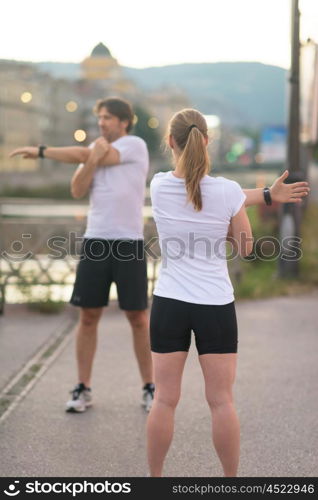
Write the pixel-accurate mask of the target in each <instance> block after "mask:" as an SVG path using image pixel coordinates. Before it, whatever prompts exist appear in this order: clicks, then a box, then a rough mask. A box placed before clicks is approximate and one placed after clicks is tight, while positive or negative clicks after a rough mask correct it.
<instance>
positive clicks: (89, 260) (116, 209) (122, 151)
mask: <svg viewBox="0 0 318 500" xmlns="http://www.w3.org/2000/svg"><path fill="white" fill-rule="evenodd" d="M96 111H97V115H98V124H99V128H100V132H101V137H99V138H98V139H97V140H96V141H95V142H94V143H93V144H92V145H91V146H90V147H89V148H87V147H80V146H74V147H62V148H55V147H53V148H51V147H46V146H40V147H24V148H19V149H16V150H14V151H13V152H12V153H11V155H10V156H15V155H22V156H23V157H24V158H38V157H39V156H40V157H45V158H51V159H54V160H57V161H61V162H64V163H78V162H81V164H80V165H79V167H78V169H77V170H76V172H75V174H74V176H73V178H72V181H71V192H72V195H73V197H74V198H81V197H83V196H85V195H86V194H87V193H88V192H89V193H90V209H89V213H88V220H87V228H86V232H85V234H84V242H83V247H82V256H81V259H80V262H79V265H78V268H77V274H76V280H75V285H74V290H73V294H72V298H71V303H72V304H74V305H76V306H79V307H80V320H79V324H78V327H77V334H76V357H77V366H78V384H77V385H76V386H75V388H74V389H73V391H72V394H73V396H72V399H71V400H70V401H68V402H67V405H66V410H67V411H72V412H83V411H85V410H86V408H87V407H89V406H91V404H92V394H91V388H90V385H91V374H92V366H93V360H94V355H95V350H96V341H97V327H98V323H99V320H100V317H101V314H102V311H103V307H104V306H107V304H108V295H109V288H110V285H111V283H112V282H113V281H114V282H115V283H116V285H117V291H118V300H119V306H120V308H121V309H123V310H124V312H125V314H126V316H127V318H128V321H129V322H130V325H131V328H132V331H133V339H134V349H135V354H136V358H137V361H138V365H139V370H140V374H141V377H142V380H143V395H142V396H143V398H142V404H143V406H144V407H145V409H146V411H149V410H150V408H151V403H152V400H153V394H154V385H153V380H152V365H151V355H150V345H149V333H148V324H149V321H148V313H147V271H146V260H145V257H144V255H143V217H142V208H143V203H144V189H145V183H146V177H147V172H148V163H149V160H148V151H147V146H146V144H145V142H144V141H143V140H142V139H141V138H139V137H136V136H131V135H128V134H129V132H130V130H131V128H132V123H133V112H132V109H131V107H130V104H129V103H127V102H126V101H124V100H122V99H118V98H108V99H105V100H102V101H99V102H98V103H97V106H96ZM287 176H288V172H287V171H285V172H284V173H283V174H282V176H281V177H279V178H278V179H276V181H275V182H274V184H273V185H272V186H271V188H266V190H265V192H264V191H263V189H261V188H259V189H247V190H243V191H244V193H245V194H246V201H245V205H246V206H248V205H256V204H262V203H265V202H266V203H267V204H270V203H271V200H273V201H277V202H282V203H286V202H290V203H295V202H300V201H301V199H302V197H303V196H306V195H307V194H308V190H309V189H308V183H306V182H297V183H293V184H285V183H284V180H285V179H286V178H287Z"/></svg>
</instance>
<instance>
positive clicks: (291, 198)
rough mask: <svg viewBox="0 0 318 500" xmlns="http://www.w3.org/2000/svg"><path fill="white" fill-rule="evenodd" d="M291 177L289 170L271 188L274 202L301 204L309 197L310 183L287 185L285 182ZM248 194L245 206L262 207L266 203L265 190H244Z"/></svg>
mask: <svg viewBox="0 0 318 500" xmlns="http://www.w3.org/2000/svg"><path fill="white" fill-rule="evenodd" d="M288 175H289V172H288V170H285V172H284V173H283V174H282V175H281V176H280V177H278V179H276V180H275V182H274V183H273V185H272V186H271V187H270V188H269V189H270V194H271V198H272V201H276V202H279V203H299V202H301V201H302V198H304V196H307V195H308V193H309V191H310V188H309V185H308V182H294V183H292V184H285V183H284V180H285V179H287V177H288ZM243 191H244V193H245V194H246V200H245V206H246V207H249V206H250V205H262V204H263V203H265V201H264V195H263V188H256V189H243Z"/></svg>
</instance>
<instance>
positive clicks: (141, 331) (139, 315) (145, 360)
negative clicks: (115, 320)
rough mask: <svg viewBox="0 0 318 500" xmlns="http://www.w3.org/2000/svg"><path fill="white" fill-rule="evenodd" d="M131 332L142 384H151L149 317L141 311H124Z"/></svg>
mask: <svg viewBox="0 0 318 500" xmlns="http://www.w3.org/2000/svg"><path fill="white" fill-rule="evenodd" d="M125 314H126V316H127V318H128V321H129V323H130V325H131V328H132V331H133V343H134V350H135V355H136V358H137V362H138V367H139V371H140V375H141V378H142V381H143V383H144V384H147V383H151V382H153V373H152V361H151V352H150V337H149V315H148V311H147V310H146V309H145V310H143V311H125Z"/></svg>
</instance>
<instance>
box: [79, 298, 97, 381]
mask: <svg viewBox="0 0 318 500" xmlns="http://www.w3.org/2000/svg"><path fill="white" fill-rule="evenodd" d="M102 312H103V308H102V307H98V308H86V307H83V308H81V311H80V319H79V324H78V327H77V332H76V358H77V370H78V381H79V382H82V383H83V384H85V385H86V387H90V384H91V375H92V367H93V361H94V356H95V352H96V346H97V326H98V323H99V320H100V317H101V314H102Z"/></svg>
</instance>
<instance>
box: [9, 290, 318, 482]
mask: <svg viewBox="0 0 318 500" xmlns="http://www.w3.org/2000/svg"><path fill="white" fill-rule="evenodd" d="M317 299H318V291H317V292H315V293H313V294H310V295H306V296H299V297H281V298H275V299H268V300H258V301H253V302H250V301H246V302H240V303H238V304H237V314H238V322H239V328H240V342H239V363H238V375H237V382H236V386H235V396H236V404H237V408H238V413H239V416H240V420H241V436H242V450H241V464H240V470H239V475H240V476H256V477H260V476H266V477H271V476H272V477H277V476H283V477H288V476H304V477H311V476H317V475H318V461H317V450H318V433H317V410H318V384H317V380H318V373H317V372H318V363H317V361H318V359H317V358H318V354H317V353H318V307H317V305H318V300H317ZM73 348H74V345H73V340H71V341H70V342H69V343H68V344H67V345H66V347H65V349H64V351H63V352H62V354H61V355H60V356H59V357H58V358H57V359H56V360H55V361H54V363H53V364H52V365H51V366H50V368H49V369H48V370H47V371H46V372H45V373H44V375H43V376H42V378H41V379H40V380H39V381H38V382H37V383H36V384H35V385H34V387H33V388H32V390H31V391H30V392H29V393H28V394H27V396H26V397H25V398H24V399H23V400H22V401H21V402H20V403H19V405H18V406H17V407H16V408H15V409H14V410H13V411H12V412H11V414H10V415H9V416H8V418H7V419H5V420H4V421H3V422H2V423H1V425H0V443H1V444H0V457H1V458H0V470H1V476H35V477H39V476H46V477H49V476H57V477H66V476H74V477H85V476H95V477H97V476H131V477H133V476H145V475H146V473H147V466H146V459H145V439H144V438H145V436H144V435H145V422H146V416H145V415H144V413H143V411H142V409H141V407H140V406H139V397H140V380H139V376H138V372H137V368H136V363H135V359H134V357H133V354H132V343H131V335H130V331H129V327H128V324H127V322H126V320H125V319H124V317H123V316H122V314H121V313H119V312H118V310H117V307H116V306H115V305H112V306H111V307H110V309H109V310H108V311H107V312H105V314H104V316H103V320H102V324H101V327H100V335H99V350H98V354H97V359H96V366H95V371H94V384H93V388H94V396H95V406H94V407H93V408H91V409H90V410H89V411H87V412H86V413H84V414H82V415H74V414H67V413H65V412H64V402H65V399H66V397H67V392H68V390H69V389H71V388H72V386H73V384H74V382H75V379H74V372H75V363H74V359H73ZM165 475H166V476H176V477H177V476H212V477H213V476H221V475H222V473H221V468H220V465H219V463H218V460H217V458H216V456H215V452H214V451H213V449H212V446H211V440H210V417H209V410H208V407H207V404H206V403H205V401H204V396H203V383H202V376H201V373H200V369H199V365H198V362H197V357H196V354H195V350H194V348H193V346H192V347H191V350H190V355H189V358H188V361H187V364H186V368H185V374H184V380H183V391H182V398H181V402H180V404H179V407H178V410H177V416H176V431H175V438H174V441H173V445H172V447H171V450H170V452H169V456H168V459H167V462H166V468H165Z"/></svg>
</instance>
